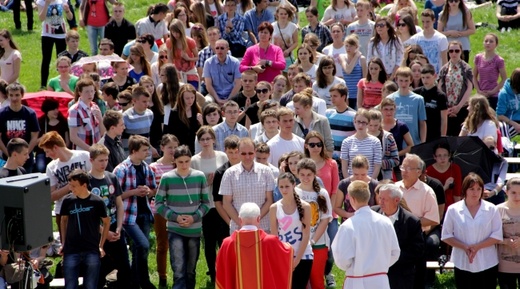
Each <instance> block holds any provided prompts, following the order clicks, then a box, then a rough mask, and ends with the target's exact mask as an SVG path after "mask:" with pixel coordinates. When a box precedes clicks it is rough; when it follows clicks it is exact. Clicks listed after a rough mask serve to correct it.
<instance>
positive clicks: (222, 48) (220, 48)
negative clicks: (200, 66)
mask: <svg viewBox="0 0 520 289" xmlns="http://www.w3.org/2000/svg"><path fill="white" fill-rule="evenodd" d="M225 49H226V47H224V46H217V47H215V50H225Z"/></svg>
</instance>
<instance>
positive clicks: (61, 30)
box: [36, 0, 67, 39]
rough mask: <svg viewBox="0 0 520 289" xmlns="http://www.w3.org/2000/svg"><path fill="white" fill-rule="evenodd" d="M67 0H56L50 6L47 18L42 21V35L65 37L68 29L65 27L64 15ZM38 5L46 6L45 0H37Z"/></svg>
mask: <svg viewBox="0 0 520 289" xmlns="http://www.w3.org/2000/svg"><path fill="white" fill-rule="evenodd" d="M66 3H67V1H65V0H54V1H52V2H51V4H50V5H49V6H48V8H47V11H46V16H45V20H43V23H42V36H47V37H52V38H57V39H65V34H66V33H67V29H66V28H65V20H64V19H63V16H64V14H65V11H64V10H63V4H66ZM36 5H38V6H39V7H42V8H43V7H44V6H45V0H37V1H36Z"/></svg>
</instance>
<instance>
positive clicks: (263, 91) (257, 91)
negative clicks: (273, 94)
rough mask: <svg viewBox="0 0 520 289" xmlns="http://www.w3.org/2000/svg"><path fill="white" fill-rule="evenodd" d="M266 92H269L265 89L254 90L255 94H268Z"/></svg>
mask: <svg viewBox="0 0 520 289" xmlns="http://www.w3.org/2000/svg"><path fill="white" fill-rule="evenodd" d="M268 92H269V89H267V88H262V89H257V90H256V93H268Z"/></svg>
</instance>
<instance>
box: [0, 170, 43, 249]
mask: <svg viewBox="0 0 520 289" xmlns="http://www.w3.org/2000/svg"><path fill="white" fill-rule="evenodd" d="M51 204H52V202H51V187H50V181H49V178H48V177H47V176H46V175H44V174H40V173H35V174H27V175H20V176H15V177H9V178H3V179H0V218H2V222H1V226H0V229H1V231H0V235H1V238H2V239H1V240H2V242H1V243H2V249H6V250H7V249H11V250H15V251H18V252H23V251H29V250H31V249H34V248H37V247H40V246H42V245H45V244H47V243H50V242H52V240H53V237H52V207H51Z"/></svg>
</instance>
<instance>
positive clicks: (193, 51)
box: [166, 19, 199, 89]
mask: <svg viewBox="0 0 520 289" xmlns="http://www.w3.org/2000/svg"><path fill="white" fill-rule="evenodd" d="M184 28H185V27H184V24H182V22H181V21H180V20H178V19H173V20H172V22H171V24H170V40H169V41H166V47H168V59H169V60H170V61H172V63H173V64H174V65H175V68H177V70H178V71H179V72H180V74H181V77H182V78H183V79H182V80H181V81H183V82H186V83H189V84H191V85H193V87H195V89H198V87H199V75H198V73H197V70H196V69H195V63H196V62H197V60H199V52H198V50H197V43H196V42H195V40H193V39H192V38H190V37H187V36H186V31H185V29H184Z"/></svg>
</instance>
